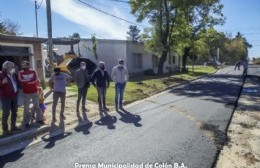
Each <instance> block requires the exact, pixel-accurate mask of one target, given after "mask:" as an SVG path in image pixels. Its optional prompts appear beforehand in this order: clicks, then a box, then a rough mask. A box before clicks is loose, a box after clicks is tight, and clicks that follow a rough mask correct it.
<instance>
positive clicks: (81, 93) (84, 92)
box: [77, 87, 88, 111]
mask: <svg viewBox="0 0 260 168" xmlns="http://www.w3.org/2000/svg"><path fill="white" fill-rule="evenodd" d="M87 92H88V87H83V88H78V100H77V111H79V104H80V101H81V99H82V103H81V104H82V108H85V104H86V96H87Z"/></svg>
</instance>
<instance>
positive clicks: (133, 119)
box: [117, 109, 142, 127]
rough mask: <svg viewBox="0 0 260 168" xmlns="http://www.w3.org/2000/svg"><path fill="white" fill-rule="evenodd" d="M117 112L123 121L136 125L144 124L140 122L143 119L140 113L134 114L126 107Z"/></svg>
mask: <svg viewBox="0 0 260 168" xmlns="http://www.w3.org/2000/svg"><path fill="white" fill-rule="evenodd" d="M117 112H118V114H119V115H120V116H121V118H120V119H119V120H121V121H122V122H124V123H129V124H131V123H133V124H134V125H135V126H136V127H141V126H142V124H140V123H139V122H140V121H141V120H142V118H141V117H140V116H139V115H134V114H132V113H130V112H129V111H127V110H125V109H123V110H122V111H117Z"/></svg>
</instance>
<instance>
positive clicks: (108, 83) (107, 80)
mask: <svg viewBox="0 0 260 168" xmlns="http://www.w3.org/2000/svg"><path fill="white" fill-rule="evenodd" d="M105 73H106V75H105V76H106V82H107V88H108V87H109V86H110V80H109V75H108V73H107V71H105Z"/></svg>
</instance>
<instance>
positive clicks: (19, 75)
mask: <svg viewBox="0 0 260 168" xmlns="http://www.w3.org/2000/svg"><path fill="white" fill-rule="evenodd" d="M18 79H19V81H20V82H22V83H23V82H28V79H23V78H22V75H21V71H19V72H18Z"/></svg>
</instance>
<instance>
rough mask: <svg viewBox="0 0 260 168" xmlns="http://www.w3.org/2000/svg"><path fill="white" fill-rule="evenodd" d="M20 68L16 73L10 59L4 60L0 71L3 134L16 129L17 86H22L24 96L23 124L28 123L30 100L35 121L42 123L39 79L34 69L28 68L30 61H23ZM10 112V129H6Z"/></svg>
mask: <svg viewBox="0 0 260 168" xmlns="http://www.w3.org/2000/svg"><path fill="white" fill-rule="evenodd" d="M21 67H22V70H20V71H19V72H18V73H16V66H15V64H14V63H13V62H11V61H5V62H4V63H3V65H2V72H0V98H1V103H2V110H3V113H2V129H3V134H9V133H10V131H17V130H19V128H18V127H17V126H16V118H17V111H18V88H19V86H21V87H22V91H23V96H24V113H23V126H24V127H28V126H29V125H30V119H31V112H30V102H31V100H32V102H33V113H36V122H37V123H38V124H44V121H43V118H44V116H43V113H42V112H41V109H40V103H39V100H40V97H39V90H41V87H40V86H39V79H38V76H37V73H36V71H35V70H33V69H30V63H29V62H28V61H23V62H22V64H21ZM10 112H11V130H9V129H8V118H9V115H10Z"/></svg>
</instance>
